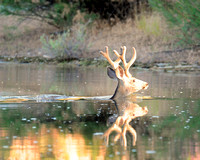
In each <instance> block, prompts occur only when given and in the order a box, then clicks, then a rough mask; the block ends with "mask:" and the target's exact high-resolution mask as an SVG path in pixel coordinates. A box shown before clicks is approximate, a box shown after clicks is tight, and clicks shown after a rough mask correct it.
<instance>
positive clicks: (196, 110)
mask: <svg viewBox="0 0 200 160" xmlns="http://www.w3.org/2000/svg"><path fill="white" fill-rule="evenodd" d="M131 72H132V73H133V75H134V76H135V77H136V78H139V79H141V80H144V81H146V82H148V83H149V88H148V89H147V90H145V91H140V92H139V93H137V94H134V95H133V99H130V100H129V101H112V100H109V99H108V97H103V98H100V99H87V100H74V99H67V98H68V96H87V97H91V96H107V95H110V96H111V95H112V94H113V93H114V90H115V88H116V85H117V82H115V81H113V80H111V79H109V77H108V76H107V74H106V68H104V67H69V66H68V67H66V66H64V65H57V66H56V65H45V64H17V63H0V159H2V160H7V159H9V160H17V159H19V160H38V159H58V160H61V159H66V160H68V159H73V160H75V159H84V160H85V159H89V160H91V159H99V160H103V159H126V160H128V159H158V160H160V159H200V87H199V85H200V73H199V74H197V73H165V72H153V71H149V70H144V69H141V70H140V69H132V70H131ZM141 97H143V98H141ZM125 114H126V115H129V114H133V115H134V117H132V118H129V117H128V118H129V122H128V123H124V121H123V118H124V117H125ZM126 120H127V119H126ZM119 126H120V127H121V128H120V127H119ZM119 130H120V131H121V132H123V133H124V134H119Z"/></svg>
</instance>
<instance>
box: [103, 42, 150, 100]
mask: <svg viewBox="0 0 200 160" xmlns="http://www.w3.org/2000/svg"><path fill="white" fill-rule="evenodd" d="M105 48H106V51H105V52H103V51H100V53H101V54H102V55H103V56H104V57H105V58H106V59H107V60H108V62H109V63H110V64H111V66H112V67H113V68H110V67H108V68H107V74H108V76H109V77H110V78H111V79H115V80H117V81H118V85H117V88H116V90H115V92H114V94H113V96H112V97H111V99H118V98H120V97H126V96H128V95H130V94H131V93H134V92H137V91H139V90H141V89H147V88H148V83H146V82H143V81H141V80H139V79H136V78H134V77H133V76H132V75H131V74H130V72H129V68H130V67H131V65H132V64H133V63H134V62H135V60H136V50H135V48H134V47H133V56H132V58H131V60H130V61H129V62H128V63H127V62H126V58H125V55H126V46H123V47H121V52H122V53H121V54H119V53H118V52H117V51H116V50H113V52H114V53H115V55H116V56H117V57H118V58H117V60H115V61H112V59H111V58H110V56H109V53H108V47H107V46H106V47H105ZM121 61H122V63H123V66H124V69H123V68H122V67H121V66H120V65H119V64H120V62H121Z"/></svg>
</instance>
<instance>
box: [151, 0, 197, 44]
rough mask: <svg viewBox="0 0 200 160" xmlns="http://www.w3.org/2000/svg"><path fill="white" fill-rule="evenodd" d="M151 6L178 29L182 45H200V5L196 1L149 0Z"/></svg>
mask: <svg viewBox="0 0 200 160" xmlns="http://www.w3.org/2000/svg"><path fill="white" fill-rule="evenodd" d="M149 3H150V5H151V6H152V7H153V8H154V9H156V10H157V11H159V12H161V13H162V14H163V15H164V16H165V18H166V19H167V20H168V21H169V22H170V24H171V25H172V26H173V27H175V28H176V29H177V31H178V32H177V33H179V34H178V35H177V36H178V38H179V39H180V41H179V44H180V45H182V44H184V45H199V44H200V10H199V8H200V3H199V1H196V0H178V1H163V0H149Z"/></svg>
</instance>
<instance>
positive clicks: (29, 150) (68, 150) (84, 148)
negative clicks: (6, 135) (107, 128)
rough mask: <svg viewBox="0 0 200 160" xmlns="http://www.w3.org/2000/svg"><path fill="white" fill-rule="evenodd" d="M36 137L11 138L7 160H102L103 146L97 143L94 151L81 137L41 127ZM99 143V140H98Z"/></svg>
mask: <svg viewBox="0 0 200 160" xmlns="http://www.w3.org/2000/svg"><path fill="white" fill-rule="evenodd" d="M38 134H39V135H38V136H32V135H33V134H32V133H29V134H28V135H27V136H25V137H17V138H13V140H12V145H11V146H10V150H9V154H8V155H9V156H8V160H40V159H42V157H43V156H44V157H46V156H47V155H48V154H49V155H51V156H50V157H49V158H50V159H56V160H76V159H83V160H91V159H104V157H105V154H106V152H105V146H104V147H103V146H101V145H99V143H101V142H99V140H98V139H93V140H94V141H95V142H92V143H98V145H97V148H95V149H96V150H95V151H93V150H92V148H91V146H89V145H87V140H86V139H84V137H83V135H81V134H79V133H76V134H65V133H61V132H60V130H59V129H57V128H46V127H45V125H42V126H41V128H40V130H39V133H38ZM100 141H101V140H100Z"/></svg>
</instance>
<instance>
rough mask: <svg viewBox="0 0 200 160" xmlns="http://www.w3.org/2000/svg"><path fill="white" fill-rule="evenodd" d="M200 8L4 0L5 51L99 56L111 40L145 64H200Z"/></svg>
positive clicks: (0, 42)
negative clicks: (135, 52)
mask: <svg viewBox="0 0 200 160" xmlns="http://www.w3.org/2000/svg"><path fill="white" fill-rule="evenodd" d="M199 8H200V3H199V1H196V0H0V21H1V23H0V56H1V57H6V56H7V57H13V58H14V59H15V58H17V57H42V58H55V59H56V58H58V57H59V59H68V60H69V59H81V58H84V59H90V58H92V59H94V58H99V57H100V54H99V50H104V47H105V46H106V45H107V46H109V49H110V51H111V52H112V50H113V49H116V50H118V51H120V47H121V46H122V45H126V46H127V49H128V54H131V53H132V47H135V48H136V50H137V53H138V59H137V62H139V63H142V64H151V63H155V62H156V63H173V64H176V65H177V64H178V65H180V64H181V65H182V64H192V65H199V64H200V10H199ZM128 57H129V56H128Z"/></svg>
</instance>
